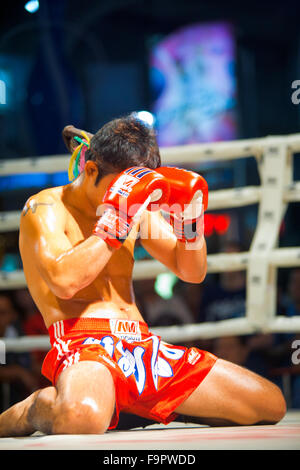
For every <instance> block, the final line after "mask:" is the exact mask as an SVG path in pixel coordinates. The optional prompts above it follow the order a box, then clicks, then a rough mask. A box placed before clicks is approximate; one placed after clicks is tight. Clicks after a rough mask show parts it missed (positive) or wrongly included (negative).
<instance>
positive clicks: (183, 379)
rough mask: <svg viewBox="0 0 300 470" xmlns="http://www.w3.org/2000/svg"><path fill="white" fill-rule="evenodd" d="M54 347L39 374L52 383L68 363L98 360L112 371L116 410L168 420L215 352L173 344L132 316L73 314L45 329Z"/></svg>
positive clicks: (116, 415)
mask: <svg viewBox="0 0 300 470" xmlns="http://www.w3.org/2000/svg"><path fill="white" fill-rule="evenodd" d="M49 334H50V341H51V345H52V349H51V350H50V351H49V352H48V354H47V356H46V357H45V360H44V363H43V366H42V373H43V375H44V376H45V377H47V378H48V379H49V380H50V381H51V382H52V383H53V385H55V384H56V382H57V379H58V377H59V374H60V373H61V372H62V371H63V370H65V369H66V368H68V367H70V366H72V365H73V364H76V363H78V362H81V361H97V362H100V363H101V364H104V365H105V366H106V367H107V368H108V369H109V371H110V373H111V375H112V377H113V380H114V384H115V393H116V397H115V399H116V407H115V413H114V416H113V418H112V421H111V423H110V426H109V429H113V428H115V427H116V426H117V424H118V419H119V413H120V412H121V411H122V412H124V413H131V414H135V415H139V416H142V417H144V418H148V419H150V420H154V421H158V422H161V423H164V424H167V423H169V422H171V421H173V420H174V419H175V418H176V417H177V416H178V415H177V414H176V413H174V410H175V409H176V408H177V407H178V406H179V405H180V404H181V403H182V402H183V401H184V400H186V399H187V398H188V397H189V395H191V393H192V392H193V391H194V390H195V389H196V388H197V387H198V385H199V384H200V383H201V382H202V380H203V379H204V378H205V377H206V375H207V374H208V372H209V371H210V370H211V368H212V367H213V365H214V363H215V361H216V359H217V358H216V357H215V356H214V355H213V354H211V353H209V352H207V351H202V350H200V349H197V348H194V347H193V348H189V349H188V348H186V347H183V346H173V345H171V344H168V343H165V342H164V341H162V340H161V338H160V337H159V336H156V335H154V334H152V333H151V332H150V331H149V330H148V327H147V325H146V323H143V322H139V321H133V320H117V319H111V320H110V319H102V318H72V319H69V320H64V321H58V322H56V323H54V324H53V325H51V326H50V328H49Z"/></svg>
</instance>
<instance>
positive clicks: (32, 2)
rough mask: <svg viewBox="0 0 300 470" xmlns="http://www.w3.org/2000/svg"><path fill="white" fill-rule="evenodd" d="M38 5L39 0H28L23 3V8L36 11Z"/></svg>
mask: <svg viewBox="0 0 300 470" xmlns="http://www.w3.org/2000/svg"><path fill="white" fill-rule="evenodd" d="M39 7H40V4H39V1H38V0H30V1H29V2H27V3H25V6H24V8H25V10H26V11H28V13H35V12H36V11H38V9H39Z"/></svg>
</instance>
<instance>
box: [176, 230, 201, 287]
mask: <svg viewBox="0 0 300 470" xmlns="http://www.w3.org/2000/svg"><path fill="white" fill-rule="evenodd" d="M176 262H177V269H178V271H179V272H180V273H181V275H182V278H183V279H184V280H186V282H191V283H196V284H198V283H200V282H202V281H203V280H204V279H205V276H206V270H207V250H206V242H205V238H204V237H203V236H202V237H199V238H198V240H197V241H196V242H194V243H186V244H185V243H181V242H179V241H177V245H176Z"/></svg>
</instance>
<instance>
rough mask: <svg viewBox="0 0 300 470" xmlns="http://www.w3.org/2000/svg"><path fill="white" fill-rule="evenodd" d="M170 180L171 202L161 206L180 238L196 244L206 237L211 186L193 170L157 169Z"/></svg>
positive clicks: (182, 240) (183, 241)
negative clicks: (205, 217) (205, 219)
mask: <svg viewBox="0 0 300 470" xmlns="http://www.w3.org/2000/svg"><path fill="white" fill-rule="evenodd" d="M156 171H157V172H158V173H160V174H162V175H163V176H165V178H166V179H167V180H168V182H169V183H170V195H169V198H168V201H167V204H165V205H163V206H161V209H162V210H164V211H165V212H166V213H167V214H168V215H169V217H170V223H171V225H172V227H173V229H174V233H175V235H176V237H177V239H178V241H180V242H182V243H192V242H195V241H197V240H198V239H200V238H202V237H203V236H204V211H205V210H206V209H207V204H208V185H207V182H206V181H205V179H204V178H203V177H202V176H200V175H198V174H197V173H195V172H193V171H188V170H184V169H181V168H175V167H160V168H157V170H156Z"/></svg>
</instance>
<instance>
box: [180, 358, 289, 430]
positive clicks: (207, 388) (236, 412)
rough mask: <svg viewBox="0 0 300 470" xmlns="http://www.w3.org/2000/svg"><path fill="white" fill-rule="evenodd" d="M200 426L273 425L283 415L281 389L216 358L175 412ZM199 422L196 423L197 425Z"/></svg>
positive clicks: (283, 401) (284, 409) (284, 407)
mask: <svg viewBox="0 0 300 470" xmlns="http://www.w3.org/2000/svg"><path fill="white" fill-rule="evenodd" d="M176 412H177V413H179V414H182V415H187V416H194V417H198V418H201V419H200V421H201V422H202V423H203V424H205V423H206V424H211V425H219V426H222V425H234V424H240V425H251V424H258V423H260V424H261V423H266V424H274V423H277V422H278V421H280V420H281V419H282V418H283V417H284V415H285V413H286V404H285V400H284V398H283V395H282V393H281V391H280V389H279V388H278V387H277V386H276V385H274V384H273V383H272V382H269V381H268V380H267V379H264V378H263V377H260V376H259V375H257V374H255V373H253V372H251V371H249V370H247V369H244V368H243V367H241V366H238V365H236V364H233V363H230V362H228V361H224V360H222V359H217V361H216V363H215V365H214V366H213V368H212V369H211V371H210V372H209V374H208V375H207V376H206V377H205V379H204V380H203V382H202V383H201V384H200V385H199V386H198V388H197V389H196V390H194V392H193V393H192V394H191V395H190V396H189V397H188V398H187V399H186V400H185V401H184V402H183V403H181V405H180V406H179V407H178V408H177V409H176ZM200 421H199V422H200Z"/></svg>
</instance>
